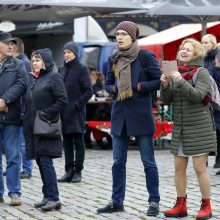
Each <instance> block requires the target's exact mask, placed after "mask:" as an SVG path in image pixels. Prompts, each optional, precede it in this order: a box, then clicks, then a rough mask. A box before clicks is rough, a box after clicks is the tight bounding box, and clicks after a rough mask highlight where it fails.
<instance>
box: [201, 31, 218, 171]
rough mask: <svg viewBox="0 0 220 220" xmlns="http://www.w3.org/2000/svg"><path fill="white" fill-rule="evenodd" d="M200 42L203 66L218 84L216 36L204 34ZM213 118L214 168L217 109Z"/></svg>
mask: <svg viewBox="0 0 220 220" xmlns="http://www.w3.org/2000/svg"><path fill="white" fill-rule="evenodd" d="M201 44H202V46H203V47H204V49H205V52H206V56H205V59H204V67H205V68H206V69H208V71H209V74H210V75H211V76H212V77H213V79H214V80H215V82H216V83H217V85H218V87H219V88H220V86H219V72H218V69H217V68H216V59H215V57H216V55H217V52H218V50H219V48H218V47H217V40H216V37H215V36H214V35H213V34H206V35H204V36H203V37H202V40H201ZM214 119H215V124H216V125H217V126H216V137H217V155H216V157H215V164H214V166H213V167H214V168H220V128H219V125H218V123H219V121H220V112H219V111H217V110H214ZM210 155H213V153H210ZM207 165H208V162H207Z"/></svg>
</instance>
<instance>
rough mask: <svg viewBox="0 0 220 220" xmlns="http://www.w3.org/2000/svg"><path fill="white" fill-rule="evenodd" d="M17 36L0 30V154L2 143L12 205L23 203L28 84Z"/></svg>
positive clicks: (0, 194) (0, 186) (1, 190)
mask: <svg viewBox="0 0 220 220" xmlns="http://www.w3.org/2000/svg"><path fill="white" fill-rule="evenodd" d="M13 42H14V39H13V38H12V36H11V34H10V33H0V138H1V140H0V156H1V157H2V151H3V149H2V148H3V145H4V152H5V156H6V163H7V167H6V184H7V188H8V191H9V192H8V195H9V197H10V198H11V203H10V205H12V206H18V205H21V200H20V196H21V192H20V190H21V183H20V152H21V149H20V144H19V134H20V125H21V104H20V103H21V96H22V95H23V94H25V92H26V88H27V84H28V83H27V73H26V70H25V66H24V63H23V62H22V61H20V60H18V59H16V58H14V57H12V54H13V44H14V43H13ZM0 161H1V162H0V203H3V202H4V199H3V194H4V181H3V176H2V160H0Z"/></svg>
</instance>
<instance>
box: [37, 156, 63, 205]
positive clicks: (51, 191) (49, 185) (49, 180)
mask: <svg viewBox="0 0 220 220" xmlns="http://www.w3.org/2000/svg"><path fill="white" fill-rule="evenodd" d="M36 162H37V165H38V167H39V170H40V175H41V179H42V182H43V186H42V193H43V195H44V198H46V199H48V200H49V201H55V202H56V201H59V191H58V186H57V175H56V171H55V168H54V166H53V160H52V158H51V157H50V156H47V155H41V156H39V157H38V158H37V159H36Z"/></svg>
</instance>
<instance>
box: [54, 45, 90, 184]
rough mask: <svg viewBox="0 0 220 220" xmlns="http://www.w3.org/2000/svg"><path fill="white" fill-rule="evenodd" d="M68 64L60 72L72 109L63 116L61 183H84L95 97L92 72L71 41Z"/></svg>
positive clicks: (66, 60) (69, 105)
mask: <svg viewBox="0 0 220 220" xmlns="http://www.w3.org/2000/svg"><path fill="white" fill-rule="evenodd" d="M63 50H64V59H65V62H64V65H63V67H62V68H61V69H60V73H61V75H62V77H63V80H64V84H65V87H66V90H67V95H68V102H69V104H68V107H67V108H66V109H65V110H64V111H63V113H62V130H63V145H64V153H65V171H66V173H65V174H64V176H62V177H61V178H60V179H58V182H73V183H77V182H80V181H81V178H82V174H81V171H82V169H83V164H84V159H85V143H84V137H83V135H84V131H85V122H86V104H87V102H88V101H89V99H90V98H91V97H92V86H91V82H90V79H89V74H88V70H87V68H86V67H85V66H83V65H82V64H81V63H80V61H79V59H78V50H79V48H78V45H77V44H76V43H75V42H72V41H71V42H68V43H66V44H65V45H64V47H63Z"/></svg>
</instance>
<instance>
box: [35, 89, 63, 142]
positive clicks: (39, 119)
mask: <svg viewBox="0 0 220 220" xmlns="http://www.w3.org/2000/svg"><path fill="white" fill-rule="evenodd" d="M31 99H32V100H33V104H34V108H35V111H36V117H35V121H34V129H33V134H34V135H37V136H39V137H49V138H60V137H61V134H62V123H61V119H60V114H57V115H56V116H54V117H51V115H49V114H47V113H45V112H42V111H38V110H37V109H36V105H35V102H34V99H33V97H32V91H31Z"/></svg>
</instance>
